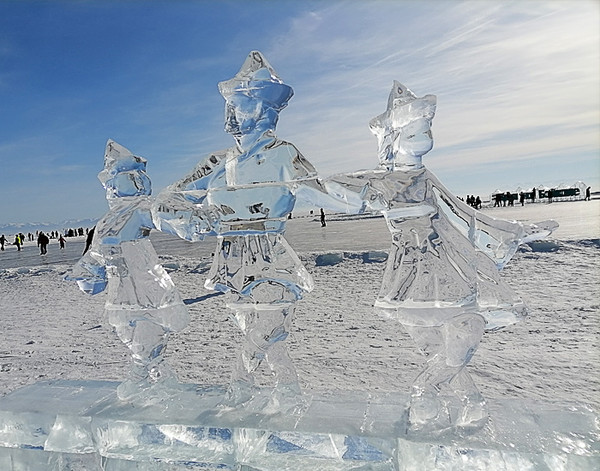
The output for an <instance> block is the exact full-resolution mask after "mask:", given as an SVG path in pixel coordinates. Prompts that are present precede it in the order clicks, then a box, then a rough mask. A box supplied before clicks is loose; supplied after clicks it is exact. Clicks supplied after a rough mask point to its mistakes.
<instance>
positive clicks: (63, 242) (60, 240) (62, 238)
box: [58, 234, 65, 250]
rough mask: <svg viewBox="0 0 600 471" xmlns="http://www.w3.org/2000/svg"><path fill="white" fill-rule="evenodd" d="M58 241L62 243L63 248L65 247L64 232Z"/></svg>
mask: <svg viewBox="0 0 600 471" xmlns="http://www.w3.org/2000/svg"><path fill="white" fill-rule="evenodd" d="M58 243H59V244H60V248H61V250H62V249H64V248H65V238H64V237H63V236H62V234H61V235H60V237H59V238H58Z"/></svg>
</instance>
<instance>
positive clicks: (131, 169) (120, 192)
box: [98, 139, 152, 200]
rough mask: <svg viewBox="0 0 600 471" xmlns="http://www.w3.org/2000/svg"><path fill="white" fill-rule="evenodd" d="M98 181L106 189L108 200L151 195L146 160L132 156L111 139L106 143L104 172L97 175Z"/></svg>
mask: <svg viewBox="0 0 600 471" xmlns="http://www.w3.org/2000/svg"><path fill="white" fill-rule="evenodd" d="M98 179H99V180H100V181H101V182H102V185H103V186H104V188H105V189H106V198H107V199H108V200H111V199H113V198H123V197H128V196H146V195H149V194H150V193H152V185H151V183H150V178H149V177H148V175H147V174H146V159H144V158H142V157H139V156H137V155H133V154H132V153H131V152H130V151H129V150H128V149H126V148H125V147H123V146H122V145H120V144H118V143H116V142H115V141H113V140H111V139H109V140H108V142H107V143H106V150H105V153H104V170H102V171H101V172H100V173H99V174H98Z"/></svg>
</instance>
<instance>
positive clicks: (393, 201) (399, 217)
mask: <svg viewBox="0 0 600 471" xmlns="http://www.w3.org/2000/svg"><path fill="white" fill-rule="evenodd" d="M435 108H436V98H435V97H434V96H432V95H426V96H424V97H422V98H418V97H417V96H416V95H415V94H414V93H412V92H411V91H410V90H409V89H408V88H406V87H405V86H404V85H402V84H401V83H399V82H394V84H393V87H392V91H391V93H390V96H389V99H388V106H387V110H386V111H385V112H384V113H383V114H381V115H379V116H377V117H376V118H374V119H373V120H371V122H370V127H371V130H372V131H373V133H374V134H375V135H376V136H377V140H378V144H379V152H378V157H379V167H378V168H377V169H375V170H366V171H360V172H355V173H352V174H345V175H338V176H334V177H332V178H330V179H329V181H328V182H327V187H328V189H329V191H330V193H331V194H332V195H335V196H336V197H337V198H338V199H340V200H342V201H347V202H353V203H352V204H349V207H350V206H356V203H355V202H356V200H357V198H360V199H361V200H362V201H363V208H364V210H371V211H380V212H382V213H383V215H384V216H385V218H386V221H387V225H388V228H389V230H390V232H391V235H392V247H391V249H390V254H389V257H388V260H387V266H386V269H385V272H384V275H383V281H382V286H381V290H380V293H379V296H378V298H377V300H376V302H375V306H376V309H377V310H378V312H380V313H381V314H383V315H385V316H387V317H389V318H392V319H395V320H397V321H399V322H401V323H402V324H403V325H404V326H405V327H406V329H407V331H408V332H409V334H410V335H411V337H412V338H413V340H414V341H415V343H416V344H417V346H418V348H419V349H420V350H421V351H422V353H423V354H424V355H425V356H426V357H427V364H426V367H425V369H424V370H423V371H422V373H421V374H420V375H419V376H418V377H417V379H416V380H415V382H414V385H413V393H412V397H411V406H410V411H409V419H410V420H409V421H410V426H411V429H412V430H413V431H414V432H422V431H430V430H443V429H446V428H451V427H459V428H461V429H474V428H478V427H481V426H483V425H484V424H485V423H486V421H487V407H486V403H485V400H484V398H483V396H482V395H481V394H480V393H479V391H478V390H477V387H476V386H475V384H474V382H473V380H472V379H471V377H470V375H469V374H468V372H467V371H466V369H465V366H466V365H467V364H468V363H469V361H470V359H471V357H472V356H473V354H474V353H475V351H476V350H477V347H478V345H479V342H480V340H481V337H482V335H483V332H484V330H486V329H487V330H494V329H498V328H501V327H503V326H505V325H508V324H510V323H513V322H516V321H517V320H518V319H519V318H521V317H523V316H524V315H526V307H525V305H524V304H523V302H522V301H521V300H520V299H519V298H518V296H517V295H516V294H515V293H514V292H513V291H512V289H510V287H508V285H506V284H505V283H504V282H503V281H502V280H501V279H500V276H499V274H498V268H501V267H503V266H504V265H505V264H506V263H507V262H508V260H510V258H511V257H512V256H513V254H514V253H515V251H516V250H517V248H518V246H519V244H521V243H524V242H526V241H530V240H534V239H537V238H541V237H544V236H546V235H548V234H549V233H550V232H551V231H552V230H553V229H554V228H555V227H556V223H554V222H551V221H547V222H544V223H540V224H539V225H534V226H531V227H524V226H523V225H522V224H520V223H517V222H510V221H501V220H497V219H493V218H491V217H488V216H485V215H483V214H481V213H480V212H478V211H475V210H474V209H473V208H470V207H469V206H467V205H466V204H464V203H462V202H461V201H460V200H458V199H457V198H455V197H454V195H452V194H451V193H450V192H449V191H448V190H447V189H446V188H445V187H444V186H443V185H442V184H441V183H440V182H439V180H438V179H437V178H436V177H435V176H434V175H433V174H432V173H431V172H429V171H428V170H427V169H426V168H425V167H424V166H423V164H422V156H423V155H424V154H425V153H427V152H428V151H429V150H431V148H432V147H433V139H432V135H431V122H432V120H433V117H434V115H435ZM444 390H449V393H450V394H451V396H455V397H457V398H458V399H459V400H460V401H461V407H460V408H459V410H458V412H456V411H454V410H451V407H450V406H449V404H448V402H447V401H445V400H443V399H442V396H441V395H440V393H441V392H442V391H444Z"/></svg>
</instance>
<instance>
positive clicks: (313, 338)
mask: <svg viewBox="0 0 600 471" xmlns="http://www.w3.org/2000/svg"><path fill="white" fill-rule="evenodd" d="M485 211H486V212H487V213H488V214H490V215H492V216H494V217H500V218H505V219H517V220H521V221H523V222H535V221H539V220H545V219H549V218H554V219H556V220H557V221H558V222H559V223H560V227H559V229H558V230H557V231H556V232H555V233H554V234H553V235H552V237H551V239H550V240H547V241H544V242H539V243H537V244H532V245H531V246H525V247H523V248H522V249H521V250H520V251H519V252H518V253H517V254H516V256H515V257H514V258H513V260H511V262H510V263H509V264H508V265H507V267H506V268H505V269H504V271H503V272H502V277H503V278H504V279H505V281H506V282H507V283H508V284H509V285H511V286H512V287H513V288H514V289H515V291H516V292H517V293H518V294H519V295H520V296H521V297H522V298H523V299H524V300H525V301H526V302H527V303H528V304H529V307H530V308H531V314H530V316H529V317H527V318H526V319H525V320H524V321H522V322H520V323H517V324H514V325H512V326H509V327H507V328H506V329H504V330H501V331H498V332H493V333H487V334H486V335H485V336H484V339H483V342H482V344H481V346H480V348H479V350H478V352H477V355H475V357H474V358H473V361H472V363H471V364H470V366H469V369H470V373H471V375H472V376H473V377H474V380H475V381H476V383H477V385H478V386H479V388H480V389H481V391H482V392H483V394H484V395H485V397H486V398H488V399H490V400H491V401H494V400H498V401H503V400H505V401H510V400H513V399H514V400H517V399H518V400H523V401H545V402H548V403H557V402H558V403H562V402H569V403H584V404H588V405H589V406H590V407H591V408H592V409H593V410H595V411H596V413H597V411H598V409H599V407H600V394H599V390H600V380H599V375H598V366H597V365H598V364H600V361H599V360H600V347H599V345H598V343H599V338H600V337H599V333H600V332H599V330H600V327H599V326H600V322H599V321H600V319H599V318H600V296H599V294H600V293H599V288H598V287H599V286H600V257H599V254H600V252H599V249H600V237H599V236H600V200H592V201H591V202H584V201H579V202H561V203H552V204H543V203H539V204H534V205H526V206H525V207H523V208H522V207H519V206H516V207H513V208H500V209H497V208H496V209H493V208H490V209H486V210H485ZM286 238H287V239H288V240H289V242H290V245H291V246H292V247H294V249H295V250H296V251H297V252H298V254H299V255H300V257H301V259H302V260H303V261H304V263H305V265H306V267H307V269H308V270H309V272H310V273H311V275H312V276H313V277H314V279H315V289H314V291H313V292H312V293H309V294H307V295H306V297H305V299H303V300H302V301H301V302H300V303H299V305H298V311H297V316H296V320H295V323H294V325H293V328H292V332H291V334H290V338H289V339H288V342H289V349H290V355H291V357H292V359H293V360H294V362H295V364H296V366H297V369H298V373H299V376H300V381H301V384H302V386H303V387H304V389H305V390H307V391H323V390H329V391H331V390H338V391H357V394H358V392H360V391H366V392H369V391H371V392H373V393H381V394H383V393H384V392H394V391H405V392H408V388H409V386H410V384H411V383H412V380H413V378H414V376H415V375H416V374H417V373H418V371H419V370H420V369H421V365H422V363H423V358H422V357H421V356H420V355H419V354H418V353H417V352H416V351H415V348H414V346H413V344H412V342H411V340H410V338H409V337H408V336H407V335H406V334H405V333H404V332H403V330H402V328H401V326H399V325H398V324H396V323H394V322H388V321H385V320H383V319H381V318H379V317H377V316H376V315H374V314H373V311H372V304H373V301H374V299H375V298H376V296H377V291H378V287H379V283H380V280H381V276H382V273H383V268H384V265H385V264H384V263H381V257H378V256H377V255H378V254H380V253H381V252H385V251H387V250H388V248H389V231H388V230H387V227H386V226H385V221H384V220H383V218H357V217H344V216H334V215H328V225H327V227H324V228H322V227H321V225H320V223H319V221H318V217H315V218H311V217H307V216H306V217H305V216H304V215H302V214H296V215H294V219H292V220H290V221H288V224H287V231H286ZM152 239H153V242H154V245H155V248H156V251H157V253H158V254H159V256H160V260H161V263H162V264H163V266H164V267H165V268H166V269H167V270H169V271H170V276H171V277H172V279H173V281H174V283H175V284H176V286H177V288H178V290H179V291H180V293H181V296H182V298H183V299H184V302H185V303H186V304H187V306H188V308H189V310H190V316H191V322H190V325H189V326H188V328H187V329H186V330H184V331H183V332H181V333H179V334H177V335H174V336H173V338H172V341H171V342H170V343H169V348H168V351H167V357H168V358H169V361H170V363H171V364H172V365H173V366H174V367H175V368H176V370H177V373H178V376H179V378H180V381H182V382H185V383H190V384H191V383H194V384H203V385H225V384H227V382H228V381H229V377H230V374H231V369H232V366H233V362H234V360H235V347H236V345H237V343H238V342H239V341H240V334H239V332H238V329H237V328H236V327H235V326H234V325H233V323H232V322H231V320H230V319H229V317H228V316H229V314H228V312H227V310H226V308H225V306H224V303H223V299H222V296H219V295H215V294H214V293H212V292H209V291H207V290H205V289H204V287H203V284H204V279H205V277H206V273H207V271H208V269H209V266H210V262H211V253H212V251H213V249H214V246H213V243H214V241H210V240H209V241H205V242H199V243H187V242H184V241H180V240H178V239H175V238H171V237H168V236H165V235H163V234H160V233H153V235H152ZM83 247H84V241H83V240H82V239H69V240H68V241H67V248H66V249H65V251H63V252H61V251H60V250H59V248H58V244H56V242H55V241H52V242H51V244H50V246H49V248H48V255H46V256H40V255H39V251H38V249H37V247H35V246H34V245H33V243H26V245H25V247H24V249H23V250H22V251H21V252H17V251H16V248H14V247H11V246H9V247H7V249H6V250H5V251H4V252H0V315H1V319H2V321H1V325H2V332H3V344H2V345H1V346H0V393H2V394H6V393H8V392H10V391H14V390H16V389H18V388H19V387H21V386H24V385H28V384H33V383H36V382H38V381H42V380H48V379H72V380H110V381H121V380H122V379H124V378H125V376H126V374H127V368H128V357H129V352H128V351H127V348H126V347H125V346H124V345H123V344H122V343H121V342H120V341H119V340H118V338H117V337H116V335H115V334H114V333H113V332H112V331H111V328H110V326H109V325H108V324H107V322H106V321H105V319H103V317H102V312H103V308H104V302H105V299H104V296H105V295H104V294H99V295H97V296H94V297H90V296H87V295H84V294H83V293H81V292H80V291H79V290H78V288H77V286H76V285H75V284H74V283H68V282H65V281H63V276H64V275H65V274H66V272H67V270H69V269H70V267H72V266H73V264H74V263H75V262H76V261H77V260H78V259H79V256H80V254H81V252H82V250H83ZM321 254H342V259H341V262H339V263H335V264H328V263H324V264H317V263H316V259H317V257H318V256H319V255H321ZM334 258H337V259H339V258H340V257H339V256H338V257H332V259H334ZM260 379H261V380H262V381H263V382H264V383H265V384H267V383H269V381H271V378H270V377H269V376H268V375H267V374H265V375H264V376H263V377H262V378H260ZM492 458H493V457H492ZM492 458H490V459H492ZM290 469H293V468H290ZM515 469H518V468H515ZM550 469H566V468H564V467H563V468H560V467H558V466H557V467H556V468H550Z"/></svg>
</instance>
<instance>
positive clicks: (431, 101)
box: [369, 81, 436, 168]
mask: <svg viewBox="0 0 600 471" xmlns="http://www.w3.org/2000/svg"><path fill="white" fill-rule="evenodd" d="M435 107H436V98H435V96H433V95H426V96H424V97H422V98H417V96H416V95H415V94H414V93H413V92H411V91H410V90H409V89H408V88H406V87H405V86H404V85H402V84H401V83H400V82H397V81H394V85H393V86H392V90H391V92H390V96H389V98H388V106H387V110H386V111H385V112H384V113H383V114H381V115H379V116H377V117H375V118H373V119H372V120H371V122H370V123H369V126H370V128H371V132H373V134H375V136H377V141H378V145H379V161H380V163H381V165H383V166H384V167H386V168H393V167H395V166H398V167H408V168H411V167H414V168H417V167H420V166H421V157H422V156H423V155H424V154H426V153H427V152H429V151H430V150H431V148H432V147H433V138H432V136H431V121H432V119H433V116H434V115H435Z"/></svg>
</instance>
